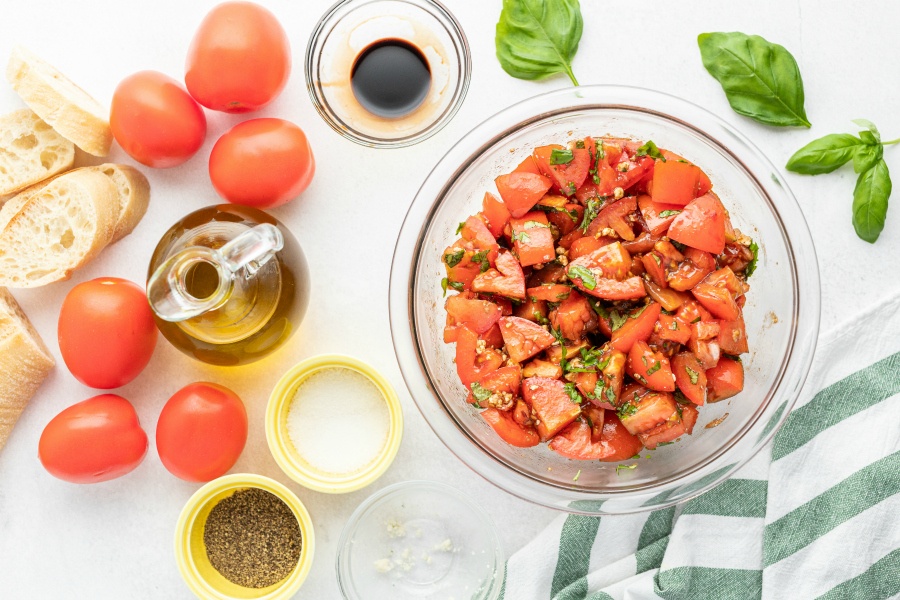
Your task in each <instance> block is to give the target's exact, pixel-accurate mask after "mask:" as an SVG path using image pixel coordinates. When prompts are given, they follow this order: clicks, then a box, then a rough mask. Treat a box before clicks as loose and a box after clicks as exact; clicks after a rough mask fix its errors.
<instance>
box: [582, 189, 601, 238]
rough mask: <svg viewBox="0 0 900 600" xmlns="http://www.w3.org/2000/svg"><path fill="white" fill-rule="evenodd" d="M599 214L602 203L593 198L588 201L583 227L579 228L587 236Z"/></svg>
mask: <svg viewBox="0 0 900 600" xmlns="http://www.w3.org/2000/svg"><path fill="white" fill-rule="evenodd" d="M598 214H600V201H599V200H597V199H596V198H591V199H590V200H588V201H587V206H585V207H584V217H583V218H582V219H581V225H579V226H578V229H580V230H581V232H582V233H584V234H587V230H588V227H589V226H590V224H591V221H593V220H594V219H596V218H597V215H598Z"/></svg>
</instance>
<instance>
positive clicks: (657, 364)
mask: <svg viewBox="0 0 900 600" xmlns="http://www.w3.org/2000/svg"><path fill="white" fill-rule="evenodd" d="M661 368H662V361H656V362H655V363H653V366H652V367H650V368H649V369H647V375H653V374H654V373H656V372H657V371H659V370H660V369H661Z"/></svg>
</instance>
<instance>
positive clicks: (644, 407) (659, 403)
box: [619, 392, 679, 435]
mask: <svg viewBox="0 0 900 600" xmlns="http://www.w3.org/2000/svg"><path fill="white" fill-rule="evenodd" d="M619 414H620V415H622V416H621V417H619V418H620V419H621V420H622V425H624V426H625V429H627V430H628V432H629V433H631V434H632V435H637V434H639V433H645V432H647V431H650V430H652V429H653V428H654V427H656V426H658V425H660V424H662V423H665V422H667V421H677V420H678V418H679V417H678V406H677V405H676V404H675V397H674V396H672V394H669V393H668V392H650V393H649V394H646V395H645V396H643V397H641V398H640V399H639V400H638V401H637V402H634V401H632V400H629V401H628V403H627V404H625V405H624V406H623V408H622V410H620V411H619Z"/></svg>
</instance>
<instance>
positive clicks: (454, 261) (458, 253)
mask: <svg viewBox="0 0 900 600" xmlns="http://www.w3.org/2000/svg"><path fill="white" fill-rule="evenodd" d="M465 253H466V252H465V250H463V249H462V248H457V249H456V250H454V251H453V252H448V253H447V254H445V255H444V262H445V263H446V264H447V266H448V267H451V268H452V267H455V266H456V265H458V264H459V262H460V261H461V260H462V259H463V255H464V254H465Z"/></svg>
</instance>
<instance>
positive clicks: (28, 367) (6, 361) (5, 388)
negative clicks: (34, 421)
mask: <svg viewBox="0 0 900 600" xmlns="http://www.w3.org/2000/svg"><path fill="white" fill-rule="evenodd" d="M53 364H54V361H53V357H52V356H51V355H50V352H49V351H48V350H47V347H46V346H45V345H44V342H43V341H42V340H41V336H40V335H38V332H37V331H35V329H34V327H32V325H31V322H29V320H28V317H26V316H25V313H23V312H22V309H21V308H19V305H18V303H17V302H16V299H15V298H13V297H12V294H10V293H9V292H8V291H7V290H5V289H3V288H0V373H2V374H3V376H2V377H0V450H3V446H4V445H5V444H6V440H7V438H9V434H10V433H11V432H12V429H13V427H15V425H16V421H17V420H18V419H19V415H21V414H22V411H23V410H25V405H26V404H28V401H29V400H30V399H31V397H32V396H34V393H35V391H37V389H38V387H39V386H40V385H41V382H43V381H44V379H45V378H46V377H47V374H48V373H49V372H50V369H52V368H53Z"/></svg>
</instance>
